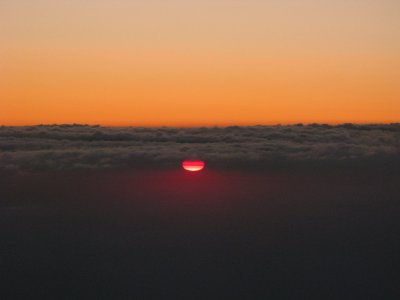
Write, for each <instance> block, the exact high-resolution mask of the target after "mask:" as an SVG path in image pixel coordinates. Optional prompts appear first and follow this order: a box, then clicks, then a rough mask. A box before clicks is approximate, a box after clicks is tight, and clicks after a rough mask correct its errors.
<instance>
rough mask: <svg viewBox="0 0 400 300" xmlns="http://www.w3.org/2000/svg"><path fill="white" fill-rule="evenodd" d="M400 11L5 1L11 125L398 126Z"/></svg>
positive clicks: (223, 2)
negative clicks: (359, 124)
mask: <svg viewBox="0 0 400 300" xmlns="http://www.w3.org/2000/svg"><path fill="white" fill-rule="evenodd" d="M399 53H400V2H399V1H397V0H379V1H378V0H374V1H372V0H362V1H361V0H336V1H330V0H329V1H328V0H318V1H317V0H303V1H298V0H279V1H266V0H202V1H197V0H191V1H188V0H186V1H183V0H170V1H166V0H146V1H128V0H113V1H111V0H87V1H78V0H69V1H66V0H65V1H61V0H38V1H30V0H2V1H1V2H0V124H4V125H32V124H46V123H85V124H101V125H107V126H125V125H134V126H161V125H165V126H200V125H201V126H204V125H205V126H208V125H233V124H235V125H255V124H276V123H283V124H286V123H300V122H302V123H312V122H321V123H342V122H353V123H380V122H382V123H384V122H398V121H400V88H399V87H400V55H399Z"/></svg>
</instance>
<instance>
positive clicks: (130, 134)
mask: <svg viewBox="0 0 400 300" xmlns="http://www.w3.org/2000/svg"><path fill="white" fill-rule="evenodd" d="M185 158H200V159H204V160H206V162H207V165H208V166H211V167H215V168H245V167H249V168H257V167H260V168H264V167H290V166H300V165H301V166H308V167H310V166H314V167H317V166H335V165H360V166H362V165H381V164H385V165H387V166H390V165H396V164H398V165H400V162H399V161H400V123H396V124H371V125H354V124H341V125H335V126H333V125H326V124H310V125H302V124H298V125H285V126H281V125H276V126H249V127H242V126H230V127H199V128H169V127H161V128H141V127H121V128H115V127H112V128H111V127H100V126H88V125H75V124H73V125H68V124H67V125H38V126H26V127H9V126H1V127H0V169H3V170H27V171H28V170H70V169H130V168H141V167H144V168H150V167H151V168H153V167H154V168H169V167H174V166H175V167H176V166H179V164H180V162H181V161H182V160H183V159H185Z"/></svg>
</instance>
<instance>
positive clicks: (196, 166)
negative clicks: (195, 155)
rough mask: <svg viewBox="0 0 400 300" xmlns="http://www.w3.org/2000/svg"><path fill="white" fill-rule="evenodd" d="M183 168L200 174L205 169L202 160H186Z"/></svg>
mask: <svg viewBox="0 0 400 300" xmlns="http://www.w3.org/2000/svg"><path fill="white" fill-rule="evenodd" d="M182 167H183V168H184V169H185V170H186V171H190V172H198V171H201V170H203V169H204V162H203V161H201V160H185V161H184V162H182Z"/></svg>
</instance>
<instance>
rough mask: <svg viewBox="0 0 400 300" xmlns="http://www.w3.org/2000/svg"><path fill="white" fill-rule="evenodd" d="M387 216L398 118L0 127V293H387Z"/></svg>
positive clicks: (395, 268)
mask: <svg viewBox="0 0 400 300" xmlns="http://www.w3.org/2000/svg"><path fill="white" fill-rule="evenodd" d="M192 158H193V159H202V160H204V161H205V163H206V167H205V170H204V171H202V172H200V173H189V172H186V171H184V170H183V169H181V167H180V164H181V162H182V160H184V159H192ZM399 216H400V124H386V125H382V124H371V125H354V124H342V125H336V126H332V125H326V124H311V125H302V124H298V125H290V126H279V125H278V126H252V127H238V126H232V127H224V128H220V127H212V128H134V127H132V128H108V127H100V126H84V125H49V126H48V125H46V126H27V127H6V126H3V127H0V254H1V256H0V274H1V279H0V285H1V286H0V287H1V288H0V298H1V299H21V298H22V299H44V298H50V299H231V298H237V299H351V300H353V299H363V300H364V299H385V300H388V299H389V300H390V299H400V292H399V288H398V287H399V286H400V275H399V274H400V273H399V270H400V269H399V264H400V261H399V257H400V255H399V253H400V247H399V245H400V243H399V240H400V218H399Z"/></svg>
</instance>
